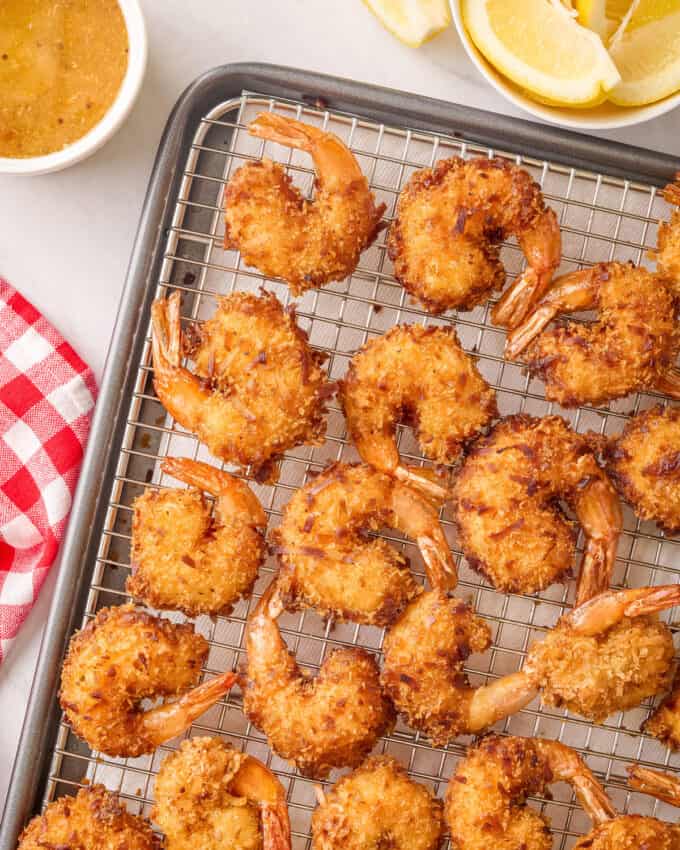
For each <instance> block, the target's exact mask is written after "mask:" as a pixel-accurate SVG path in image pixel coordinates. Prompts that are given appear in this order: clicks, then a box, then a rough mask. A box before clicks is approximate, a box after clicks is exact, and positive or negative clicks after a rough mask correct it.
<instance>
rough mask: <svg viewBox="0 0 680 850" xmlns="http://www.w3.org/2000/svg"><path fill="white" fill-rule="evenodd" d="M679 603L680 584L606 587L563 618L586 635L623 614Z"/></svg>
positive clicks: (653, 610)
mask: <svg viewBox="0 0 680 850" xmlns="http://www.w3.org/2000/svg"><path fill="white" fill-rule="evenodd" d="M678 604H680V585H677V584H670V585H663V586H661V587H641V588H635V589H631V590H619V591H607V592H605V593H601V594H599V596H596V597H595V598H594V599H590V600H589V601H588V602H585V603H584V604H583V605H580V606H579V607H578V608H574V609H573V611H571V613H570V614H568V615H567V617H566V619H567V621H568V622H569V625H570V626H571V628H572V629H574V631H576V632H578V633H579V634H582V635H586V636H593V635H598V634H601V633H602V632H605V631H607V630H608V629H611V628H612V627H613V626H615V625H616V624H617V623H619V622H621V620H623V618H624V617H641V616H644V615H646V614H655V613H658V612H659V611H663V610H665V609H667V608H672V607H673V606H674V605H678Z"/></svg>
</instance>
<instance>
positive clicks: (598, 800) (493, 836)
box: [444, 735, 615, 850]
mask: <svg viewBox="0 0 680 850" xmlns="http://www.w3.org/2000/svg"><path fill="white" fill-rule="evenodd" d="M554 782H568V783H569V784H570V785H571V786H572V788H573V790H574V792H575V794H576V796H577V797H578V799H579V801H580V803H581V805H582V806H583V807H584V808H585V809H586V811H587V812H588V814H589V815H590V817H591V818H592V819H593V820H595V822H596V823H603V822H605V821H607V820H608V819H610V818H613V817H614V816H615V811H614V808H613V806H612V804H611V801H610V800H609V798H608V797H607V795H606V794H605V792H604V790H603V789H602V787H601V786H600V784H599V782H598V781H597V780H596V779H595V777H594V776H593V774H592V773H591V771H590V770H589V769H588V767H587V766H586V764H585V763H584V761H583V760H582V759H581V757H580V756H579V755H578V753H576V752H575V751H574V750H572V749H570V748H569V747H566V746H565V745H564V744H560V743H559V742H558V741H547V740H543V739H541V738H531V739H530V738H515V737H509V738H500V737H498V736H496V735H490V736H488V737H486V738H484V739H483V740H482V741H481V742H480V743H479V744H477V745H476V746H474V747H471V748H470V749H469V750H468V753H467V756H466V757H465V758H464V759H463V760H462V761H461V762H459V764H458V767H457V769H456V773H455V774H454V775H453V776H452V777H451V781H450V782H449V786H448V789H447V792H446V802H445V809H444V811H445V815H446V820H447V823H448V825H449V829H450V831H451V845H452V848H454V850H487V848H493V850H519V848H522V850H551V848H552V846H553V840H552V836H551V835H550V825H549V822H548V820H547V818H545V816H544V815H543V814H541V813H539V812H537V811H535V810H534V809H530V808H529V807H528V806H526V805H525V800H526V798H527V796H529V795H530V794H540V795H545V794H546V791H547V789H548V786H549V785H552V784H553V783H554Z"/></svg>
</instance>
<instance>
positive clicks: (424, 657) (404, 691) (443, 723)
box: [382, 591, 491, 747]
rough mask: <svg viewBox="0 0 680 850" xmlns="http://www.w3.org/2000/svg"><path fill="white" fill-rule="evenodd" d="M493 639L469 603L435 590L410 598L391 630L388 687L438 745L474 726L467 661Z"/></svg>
mask: <svg viewBox="0 0 680 850" xmlns="http://www.w3.org/2000/svg"><path fill="white" fill-rule="evenodd" d="M490 645H491V633H490V631H489V628H488V626H487V625H486V623H485V622H484V621H483V620H482V619H481V618H479V617H477V615H476V614H475V613H474V612H473V611H472V609H471V608H470V607H469V606H468V605H466V604H465V603H464V602H462V601H461V600H460V599H451V598H449V597H447V596H446V595H445V594H443V593H435V592H434V591H432V592H428V593H424V594H422V596H420V597H419V598H418V599H416V600H415V601H414V602H411V603H410V605H409V606H408V607H407V608H406V610H405V611H404V613H403V614H402V615H401V617H400V618H399V620H398V621H397V622H396V623H395V624H394V626H393V627H392V628H391V629H390V631H389V632H388V634H387V635H386V637H385V643H384V648H383V650H384V655H385V662H384V668H383V672H382V684H383V687H384V688H385V691H386V692H387V693H388V694H389V696H390V698H391V699H392V700H393V702H394V704H395V706H396V708H397V710H398V711H399V713H400V714H401V715H403V717H404V719H405V720H406V722H407V723H408V724H409V726H412V727H413V728H414V729H418V730H420V731H421V732H424V733H425V735H427V737H428V738H430V740H431V741H432V743H433V744H434V746H438V747H442V746H446V744H448V743H449V742H451V741H453V740H454V739H455V738H457V737H458V736H459V735H464V734H468V733H469V732H470V726H469V720H468V716H469V709H470V701H471V699H472V696H473V694H474V688H472V687H471V686H470V684H469V681H468V678H467V676H466V674H465V672H464V670H463V664H464V663H465V661H466V660H467V658H468V657H469V655H470V654H471V653H473V652H484V651H485V650H486V649H488V648H489V646H490Z"/></svg>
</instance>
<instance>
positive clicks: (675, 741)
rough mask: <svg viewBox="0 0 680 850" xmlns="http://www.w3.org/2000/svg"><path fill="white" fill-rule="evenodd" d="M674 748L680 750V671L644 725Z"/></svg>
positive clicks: (647, 731)
mask: <svg viewBox="0 0 680 850" xmlns="http://www.w3.org/2000/svg"><path fill="white" fill-rule="evenodd" d="M643 729H644V731H645V732H646V733H647V734H648V735H653V736H654V737H655V738H658V739H659V740H660V741H662V742H663V743H664V744H665V745H666V746H667V747H670V748H671V749H672V750H680V673H678V674H677V675H676V677H675V681H674V682H673V687H672V689H671V692H670V693H669V694H668V696H667V697H666V698H665V699H664V700H663V702H662V703H661V705H660V706H659V707H658V708H657V709H656V711H655V712H654V714H652V716H651V717H650V718H649V720H648V721H647V722H646V723H645V724H644V726H643Z"/></svg>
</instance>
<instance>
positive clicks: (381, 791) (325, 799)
mask: <svg viewBox="0 0 680 850" xmlns="http://www.w3.org/2000/svg"><path fill="white" fill-rule="evenodd" d="M442 820H443V818H442V804H441V802H440V801H439V800H437V798H436V797H435V796H434V795H433V794H432V793H431V792H430V790H429V789H428V788H426V787H425V786H424V785H421V784H420V783H419V782H414V781H413V780H412V779H409V776H408V773H407V772H406V770H405V769H404V768H403V767H402V766H401V764H399V762H398V761H397V760H396V759H394V758H392V757H391V756H372V757H371V758H368V759H366V761H365V762H364V763H363V764H362V765H361V767H358V768H357V769H356V770H355V771H354V772H353V773H350V774H349V775H348V776H343V777H342V779H340V780H339V781H338V782H337V783H336V784H335V785H334V786H333V788H332V789H331V790H330V791H329V792H328V793H327V794H324V793H323V792H322V791H320V790H319V807H318V808H317V809H316V811H315V812H314V814H313V815H312V848H313V850H380V848H385V850H386V848H390V850H437V848H438V847H439V846H440V843H441V837H442V826H443V825H442ZM414 827H415V828H414Z"/></svg>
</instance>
